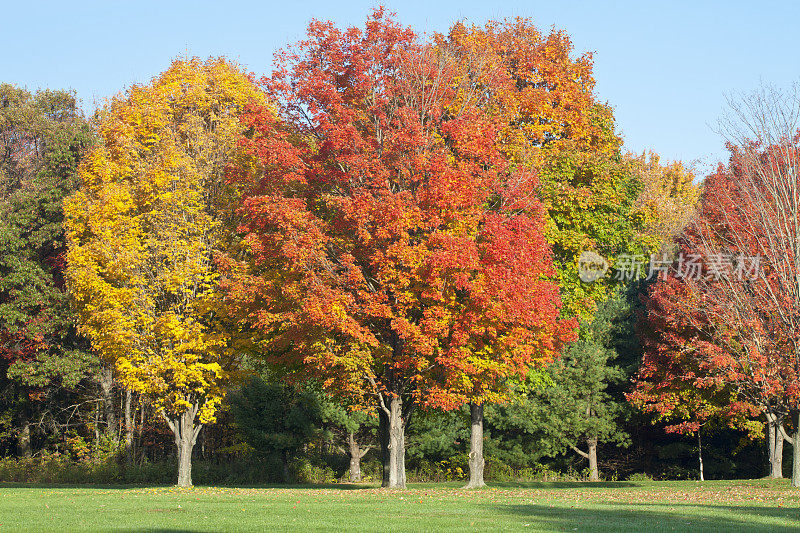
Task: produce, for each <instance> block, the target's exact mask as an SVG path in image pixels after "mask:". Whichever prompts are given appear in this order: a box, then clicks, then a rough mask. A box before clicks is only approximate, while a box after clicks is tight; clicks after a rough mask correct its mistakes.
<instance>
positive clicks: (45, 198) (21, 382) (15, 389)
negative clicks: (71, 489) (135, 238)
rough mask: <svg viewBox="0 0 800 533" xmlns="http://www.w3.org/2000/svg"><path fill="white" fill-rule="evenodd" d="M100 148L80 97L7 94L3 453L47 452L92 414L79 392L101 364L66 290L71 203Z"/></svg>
mask: <svg viewBox="0 0 800 533" xmlns="http://www.w3.org/2000/svg"><path fill="white" fill-rule="evenodd" d="M91 143H92V132H91V128H90V125H89V123H88V122H87V121H86V120H85V119H84V118H83V116H82V114H81V112H80V110H79V109H78V107H77V102H76V100H75V95H74V94H73V93H71V92H67V91H50V90H45V91H39V92H37V93H36V94H31V93H29V92H27V91H25V90H24V89H19V88H16V87H14V86H12V85H8V84H2V85H0V372H1V374H0V410H1V411H2V415H0V446H1V447H3V448H5V449H6V450H9V448H11V449H13V447H14V443H13V441H9V437H16V438H17V440H18V442H17V445H18V446H19V447H21V448H26V446H27V448H26V449H25V453H27V452H28V451H29V450H30V445H31V440H34V441H35V440H36V439H39V441H40V443H39V444H41V445H44V444H46V443H47V442H48V439H49V438H50V436H52V435H53V434H54V433H59V432H61V431H62V430H63V429H64V428H66V427H68V426H69V425H70V424H71V423H73V422H78V421H79V420H80V419H81V415H82V414H85V412H86V411H88V408H87V406H89V407H91V406H90V405H89V404H83V405H84V407H83V408H77V409H76V408H75V407H74V406H76V405H80V404H81V403H82V401H83V400H85V399H86V398H85V397H84V396H83V395H82V394H80V393H79V391H78V389H80V388H81V386H82V385H87V386H88V385H89V383H88V382H87V380H86V378H87V377H89V376H91V375H92V374H93V373H94V372H95V371H96V369H97V361H96V358H95V357H93V356H92V355H90V354H89V353H88V351H87V344H86V342H85V341H84V340H83V339H81V338H80V337H79V336H78V334H77V330H76V328H75V325H74V324H75V322H74V319H73V316H72V313H71V312H70V308H69V302H68V297H67V294H66V291H65V290H64V284H63V267H64V252H65V242H64V231H63V229H62V225H61V224H62V219H63V211H62V202H63V199H64V197H65V196H66V195H68V194H70V193H72V192H73V191H74V190H75V188H76V187H77V182H76V178H75V173H76V169H77V166H78V163H79V160H80V157H81V156H82V154H83V153H84V152H85V150H86V149H87V147H88V146H89V145H91ZM32 420H36V424H35V425H31V421H32ZM10 421H13V424H8V422H10ZM27 435H30V436H27ZM26 440H27V444H26V442H25V441H26ZM34 444H35V442H34Z"/></svg>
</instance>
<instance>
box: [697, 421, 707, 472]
mask: <svg viewBox="0 0 800 533" xmlns="http://www.w3.org/2000/svg"><path fill="white" fill-rule="evenodd" d="M701 429H702V427H701V428H698V429H697V459H698V460H699V461H700V481H705V480H706V477H705V472H703V440H702V438H701V437H700V430H701Z"/></svg>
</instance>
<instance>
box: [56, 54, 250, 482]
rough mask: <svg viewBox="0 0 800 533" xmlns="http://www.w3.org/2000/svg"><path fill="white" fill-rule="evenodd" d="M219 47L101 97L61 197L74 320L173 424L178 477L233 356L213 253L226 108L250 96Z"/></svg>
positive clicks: (229, 218) (187, 472)
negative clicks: (211, 55)
mask: <svg viewBox="0 0 800 533" xmlns="http://www.w3.org/2000/svg"><path fill="white" fill-rule="evenodd" d="M262 100H263V99H262V96H261V93H260V92H259V91H258V90H257V89H256V88H255V87H254V86H253V84H252V83H251V82H250V80H249V79H248V77H247V76H245V75H244V74H242V73H241V72H240V71H239V70H238V69H237V68H236V67H235V66H234V65H232V64H230V63H229V62H227V61H225V60H223V59H210V60H208V61H206V62H201V61H199V60H197V59H192V60H177V61H175V62H173V64H172V66H171V67H170V68H169V69H168V70H167V71H166V72H164V73H163V74H161V75H160V76H159V77H157V78H155V79H154V80H153V81H152V82H151V83H150V84H148V85H143V86H134V87H132V88H131V89H129V90H128V92H127V94H126V95H124V96H119V97H115V98H114V99H113V100H112V101H111V102H110V103H109V104H108V105H107V106H106V107H105V108H104V109H103V110H101V112H100V115H99V120H98V133H99V137H100V141H101V142H100V143H99V144H98V145H97V146H96V147H95V148H94V149H93V150H92V151H91V153H90V154H89V155H88V156H87V158H86V159H85V161H84V162H83V163H82V164H81V167H80V171H79V174H80V179H81V189H80V190H79V191H78V192H77V193H76V194H74V195H73V196H71V197H70V198H69V199H68V200H67V201H66V203H65V211H66V217H67V218H66V222H65V224H66V227H67V235H68V239H69V252H68V254H67V263H68V267H67V282H68V285H69V288H70V291H71V293H72V297H73V300H74V304H75V308H76V309H77V311H78V316H79V323H80V330H81V332H82V333H84V334H85V335H86V336H88V337H89V338H90V339H91V342H92V347H93V349H94V350H95V351H96V352H97V353H98V354H99V355H100V356H101V357H102V358H103V359H105V360H106V361H109V362H111V363H113V365H114V368H115V371H116V373H117V374H118V376H119V379H120V380H121V382H122V383H123V384H124V385H125V386H126V387H129V388H130V389H133V390H135V391H138V392H139V393H141V394H143V395H145V396H146V397H147V398H148V399H149V401H150V402H152V403H153V405H155V407H156V409H157V411H158V412H159V413H160V414H161V415H162V417H163V418H164V420H165V421H166V423H167V425H168V426H169V428H170V429H171V430H172V431H173V433H174V435H175V444H176V446H177V449H178V485H180V486H189V485H191V482H192V481H191V454H192V448H193V446H194V444H195V441H196V439H197V436H198V434H199V432H200V430H201V429H202V427H203V425H204V424H209V423H212V422H214V419H215V411H216V409H217V407H218V406H219V404H220V401H221V399H222V396H223V388H222V387H223V384H224V383H225V380H226V378H227V377H228V371H229V368H228V365H229V363H230V362H231V360H232V358H233V357H234V356H235V353H233V344H232V334H231V331H230V330H229V328H228V327H227V325H226V320H225V308H224V306H222V300H221V295H220V293H219V291H218V275H217V272H216V268H215V265H214V254H215V253H217V252H220V251H222V250H223V249H225V248H226V246H227V245H228V244H229V243H230V241H231V238H230V229H231V228H232V227H234V226H235V223H234V214H233V211H232V209H233V207H232V206H233V205H234V202H235V195H234V191H233V189H232V188H230V187H228V186H226V184H225V180H224V175H225V169H226V167H227V166H228V165H231V164H233V163H234V162H237V164H238V165H240V166H241V165H243V164H244V163H243V161H244V160H243V159H238V158H239V155H238V153H237V139H238V138H239V136H240V135H241V134H242V132H243V131H244V129H245V126H244V125H243V124H242V123H241V122H240V120H239V115H240V114H241V113H242V111H244V110H245V109H246V108H247V107H248V106H250V105H252V104H260V103H261V102H262Z"/></svg>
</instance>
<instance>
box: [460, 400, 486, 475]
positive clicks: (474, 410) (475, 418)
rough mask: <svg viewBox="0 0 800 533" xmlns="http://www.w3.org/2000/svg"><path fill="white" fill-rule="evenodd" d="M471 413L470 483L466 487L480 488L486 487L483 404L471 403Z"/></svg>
mask: <svg viewBox="0 0 800 533" xmlns="http://www.w3.org/2000/svg"><path fill="white" fill-rule="evenodd" d="M469 413H470V421H471V424H470V428H471V431H470V439H469V483H467V485H466V487H464V488H465V489H479V488H481V487H485V486H486V483H485V482H484V481H483V467H484V465H485V460H484V457H483V404H480V405H478V404H475V403H471V404H469Z"/></svg>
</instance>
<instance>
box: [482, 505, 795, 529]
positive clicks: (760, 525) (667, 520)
mask: <svg viewBox="0 0 800 533" xmlns="http://www.w3.org/2000/svg"><path fill="white" fill-rule="evenodd" d="M596 505H597V506H599V507H600V508H597V507H595V508H588V509H587V508H574V507H567V506H563V505H562V506H552V507H551V506H547V505H541V504H529V505H499V506H493V508H494V509H496V510H497V512H499V513H503V514H509V515H517V516H520V517H523V519H524V520H526V521H530V524H529V525H530V526H534V527H535V528H543V529H546V530H552V531H574V530H577V531H593V532H594V531H646V530H658V531H661V530H673V531H689V530H690V531H750V532H757V533H761V532H763V533H766V532H779V533H784V532H785V533H788V532H790V531H795V532H796V531H798V526H800V521H798V515H797V512H796V509H780V508H776V507H753V506H725V505H692V504H647V503H618V502H597V504H596ZM662 509H663V510H662ZM667 509H678V510H674V511H672V512H669V511H667ZM775 519H778V520H785V521H786V524H785V525H782V524H776V523H774V522H775Z"/></svg>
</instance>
